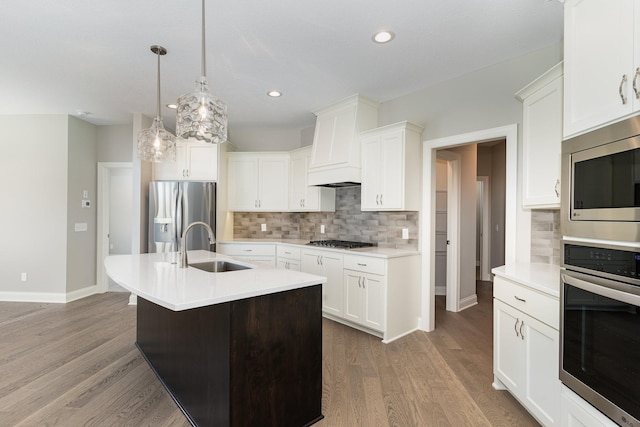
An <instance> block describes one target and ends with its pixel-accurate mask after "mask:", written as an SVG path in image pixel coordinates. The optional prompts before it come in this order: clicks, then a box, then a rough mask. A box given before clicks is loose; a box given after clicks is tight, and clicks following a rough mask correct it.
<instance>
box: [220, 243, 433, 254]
mask: <svg viewBox="0 0 640 427" xmlns="http://www.w3.org/2000/svg"><path fill="white" fill-rule="evenodd" d="M218 243H247V244H272V245H273V244H278V245H294V246H301V247H303V248H304V249H317V250H323V251H331V252H340V253H343V254H354V255H365V256H370V257H376V258H397V257H403V256H411V255H419V254H420V251H418V250H416V249H398V248H384V247H378V246H373V247H369V248H358V249H339V248H327V247H325V246H313V245H308V244H307V243H309V241H308V240H297V239H225V240H219V241H218Z"/></svg>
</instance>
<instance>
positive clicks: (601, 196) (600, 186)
mask: <svg viewBox="0 0 640 427" xmlns="http://www.w3.org/2000/svg"><path fill="white" fill-rule="evenodd" d="M561 199H562V203H561V215H562V218H561V222H562V232H563V234H564V235H567V236H573V237H581V238H592V239H603V240H613V241H626V242H637V241H639V240H640V116H636V117H632V118H630V119H628V120H624V121H622V122H620V123H616V124H613V125H611V126H607V127H606V128H602V129H598V130H595V131H593V132H590V133H587V134H585V135H580V136H577V137H575V138H572V139H568V140H566V141H564V142H563V143H562V195H561Z"/></svg>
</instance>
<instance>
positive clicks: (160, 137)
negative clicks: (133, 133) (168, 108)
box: [138, 116, 176, 162]
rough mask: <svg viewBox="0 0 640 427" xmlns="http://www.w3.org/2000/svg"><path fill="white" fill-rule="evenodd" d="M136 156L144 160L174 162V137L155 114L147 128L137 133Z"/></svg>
mask: <svg viewBox="0 0 640 427" xmlns="http://www.w3.org/2000/svg"><path fill="white" fill-rule="evenodd" d="M138 157H139V158H140V160H144V161H146V162H175V161H176V137H175V136H173V134H172V133H171V132H169V131H167V130H165V128H164V124H163V123H162V117H160V116H157V117H156V118H154V119H153V123H152V124H151V127H150V128H149V129H144V130H141V131H140V132H139V133H138Z"/></svg>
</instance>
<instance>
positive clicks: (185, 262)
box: [178, 221, 216, 268]
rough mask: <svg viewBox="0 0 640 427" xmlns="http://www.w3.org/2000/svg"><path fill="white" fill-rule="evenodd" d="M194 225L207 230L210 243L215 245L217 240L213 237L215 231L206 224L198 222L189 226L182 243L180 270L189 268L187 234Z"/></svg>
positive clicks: (185, 230)
mask: <svg viewBox="0 0 640 427" xmlns="http://www.w3.org/2000/svg"><path fill="white" fill-rule="evenodd" d="M194 225H201V226H203V227H204V228H205V229H206V230H207V233H209V243H211V244H213V243H215V241H216V238H215V236H214V235H213V230H212V229H211V227H209V224H207V223H206V222H202V221H196V222H192V223H191V224H189V225H187V228H185V229H184V233H182V241H181V242H180V264H178V266H179V267H180V268H185V267H188V266H189V261H188V260H187V233H188V232H189V230H190V229H191V228H192V227H193V226H194Z"/></svg>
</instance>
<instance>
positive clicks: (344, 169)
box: [308, 95, 379, 187]
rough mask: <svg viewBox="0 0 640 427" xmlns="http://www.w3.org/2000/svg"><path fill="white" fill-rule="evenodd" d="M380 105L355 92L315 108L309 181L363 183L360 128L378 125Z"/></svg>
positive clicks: (337, 184) (318, 183) (328, 184)
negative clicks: (318, 108) (361, 175)
mask: <svg viewBox="0 0 640 427" xmlns="http://www.w3.org/2000/svg"><path fill="white" fill-rule="evenodd" d="M378 105H379V104H378V103H377V102H375V101H372V100H370V99H367V98H365V97H363V96H360V95H353V96H350V97H349V98H346V99H344V100H342V101H340V102H337V103H336V104H334V105H331V106H329V107H327V108H323V109H322V110H318V111H315V112H314V114H315V115H316V116H317V118H316V128H315V133H314V135H313V148H312V153H311V165H310V166H309V175H308V180H309V185H316V186H324V187H347V186H353V185H360V182H361V179H360V132H362V131H365V130H369V129H373V128H376V127H378Z"/></svg>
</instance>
